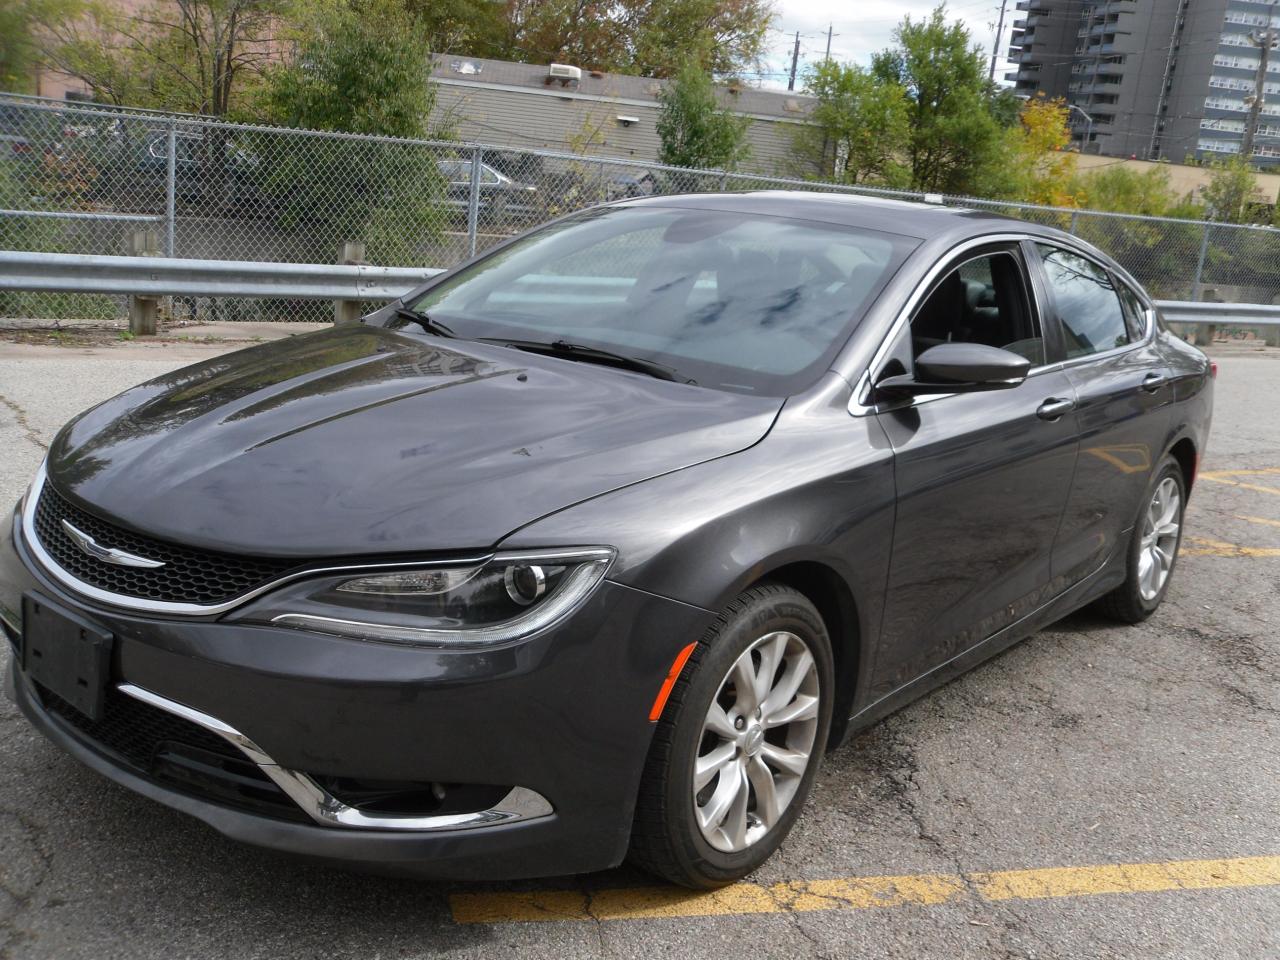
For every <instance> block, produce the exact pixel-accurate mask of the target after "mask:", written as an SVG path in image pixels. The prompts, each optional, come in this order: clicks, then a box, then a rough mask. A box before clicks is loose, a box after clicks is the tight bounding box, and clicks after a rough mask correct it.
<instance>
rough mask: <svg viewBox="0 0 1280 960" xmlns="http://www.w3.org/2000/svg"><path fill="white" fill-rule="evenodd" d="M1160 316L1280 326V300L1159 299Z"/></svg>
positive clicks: (1171, 320)
mask: <svg viewBox="0 0 1280 960" xmlns="http://www.w3.org/2000/svg"><path fill="white" fill-rule="evenodd" d="M1156 306H1157V307H1159V309H1160V313H1161V315H1162V316H1163V317H1164V318H1165V320H1167V321H1168V322H1169V323H1200V324H1204V323H1211V324H1215V325H1217V326H1234V327H1272V326H1280V303H1201V302H1200V301H1198V300H1161V301H1159V302H1157V304H1156Z"/></svg>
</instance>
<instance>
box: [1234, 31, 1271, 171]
mask: <svg viewBox="0 0 1280 960" xmlns="http://www.w3.org/2000/svg"><path fill="white" fill-rule="evenodd" d="M1249 39H1250V40H1252V41H1253V43H1254V45H1255V46H1257V47H1261V48H1262V56H1261V57H1260V58H1259V59H1258V76H1257V79H1255V80H1254V82H1253V103H1251V104H1249V119H1248V120H1246V121H1245V122H1244V139H1243V140H1242V141H1241V142H1240V156H1242V157H1243V158H1244V162H1245V163H1249V162H1251V161H1252V160H1253V139H1254V137H1256V136H1257V135H1258V120H1259V119H1261V117H1262V104H1263V101H1264V100H1265V99H1266V95H1265V91H1266V85H1267V61H1268V60H1270V59H1271V51H1272V50H1274V49H1275V48H1276V45H1277V43H1280V32H1277V31H1276V29H1275V28H1274V27H1268V28H1267V29H1266V30H1262V31H1258V30H1255V31H1254V32H1253V33H1251V34H1249Z"/></svg>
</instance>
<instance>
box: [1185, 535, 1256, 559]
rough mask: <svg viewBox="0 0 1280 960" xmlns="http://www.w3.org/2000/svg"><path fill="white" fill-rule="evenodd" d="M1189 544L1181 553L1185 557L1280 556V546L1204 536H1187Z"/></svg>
mask: <svg viewBox="0 0 1280 960" xmlns="http://www.w3.org/2000/svg"><path fill="white" fill-rule="evenodd" d="M1186 542H1187V543H1189V544H1195V546H1186V547H1183V548H1182V549H1181V550H1180V551H1179V553H1181V555H1182V556H1184V557H1280V547H1242V546H1240V545H1239V544H1235V543H1225V542H1223V541H1222V540H1208V539H1205V538H1204V537H1187V540H1186Z"/></svg>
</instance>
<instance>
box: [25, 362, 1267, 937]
mask: <svg viewBox="0 0 1280 960" xmlns="http://www.w3.org/2000/svg"><path fill="white" fill-rule="evenodd" d="M225 349H227V347H226V346H225V345H217V344H183V345H169V346H161V345H153V344H145V345H144V344H138V343H133V344H127V345H125V344H122V345H118V346H109V347H98V348H93V349H83V348H69V347H54V346H32V345H23V344H9V343H0V502H3V503H5V504H9V503H12V502H13V500H14V499H16V497H17V496H18V495H19V494H20V492H21V490H22V489H23V488H24V486H25V485H26V483H27V481H28V480H29V478H30V476H31V474H32V472H33V471H34V470H35V468H36V466H37V465H38V463H39V461H40V458H41V457H42V455H43V452H44V447H45V446H46V445H47V443H48V442H49V440H50V439H51V438H52V436H53V435H54V433H55V431H56V430H57V428H58V427H59V426H60V425H61V424H62V423H63V422H64V421H65V420H67V419H68V418H69V417H71V416H72V415H74V414H75V413H77V412H78V411H80V410H81V409H83V408H84V407H86V406H88V405H90V404H92V403H95V402H97V401H99V400H101V399H104V398H106V397H107V396H109V395H111V394H114V393H116V392H118V391H119V390H121V389H123V388H125V387H127V386H129V385H131V384H133V383H136V382H139V381H141V380H143V379H146V378H148V377H151V376H154V375H158V374H160V373H161V372H164V371H166V370H169V369H171V368H173V367H176V366H180V365H182V364H185V363H188V362H191V361H193V360H195V359H200V358H203V357H207V356H209V355H210V354H211V353H213V352H217V351H221V350H225ZM1219 363H1220V366H1221V372H1220V373H1219V377H1218V385H1217V408H1216V413H1215V419H1214V429H1213V437H1212V442H1211V447H1210V449H1209V451H1208V454H1207V456H1206V458H1205V460H1204V462H1203V464H1202V470H1203V471H1204V472H1203V473H1202V477H1201V480H1200V482H1199V483H1198V485H1197V487H1196V490H1195V492H1194V495H1193V496H1192V498H1191V502H1190V509H1189V512H1188V516H1187V527H1186V529H1187V536H1186V540H1185V541H1184V552H1183V556H1182V558H1181V560H1180V562H1179V566H1178V568H1177V570H1176V572H1175V576H1174V582H1173V585H1172V589H1171V592H1170V594H1169V598H1168V600H1167V602H1166V604H1165V606H1164V607H1163V608H1162V610H1161V611H1160V612H1159V613H1158V614H1157V615H1156V616H1155V618H1153V619H1152V620H1151V621H1149V622H1147V623H1146V624H1144V625H1142V626H1140V627H1118V626H1115V625H1112V624H1109V623H1107V622H1105V621H1102V620H1099V619H1097V618H1096V617H1093V616H1091V615H1089V614H1088V613H1082V614H1077V615H1075V616H1073V617H1071V618H1069V619H1067V620H1065V621H1063V622H1061V623H1059V624H1057V625H1055V626H1054V627H1053V628H1052V629H1050V630H1047V631H1044V632H1043V633H1040V634H1038V635H1036V636H1035V637H1033V638H1031V639H1030V640H1028V641H1026V642H1024V643H1022V644H1019V645H1018V646H1017V647H1015V648H1014V649H1012V650H1010V651H1009V652H1007V653H1005V654H1004V655H1002V656H1001V657H999V658H997V659H996V660H994V661H992V662H989V663H988V664H986V665H984V666H983V667H980V668H979V669H978V670H976V671H974V672H972V673H970V674H968V675H967V676H965V677H963V678H961V679H960V680H958V681H956V682H954V683H952V684H951V685H949V686H948V687H946V688H945V689H943V690H941V691H938V692H936V693H934V694H933V695H932V696H930V697H928V698H926V699H925V700H923V701H920V702H918V703H916V704H914V705H912V706H910V707H908V708H906V709H905V710H903V711H901V712H899V713H898V714H896V715H895V716H893V717H891V718H889V719H888V720H886V721H884V722H882V723H880V724H879V725H877V726H875V727H874V728H872V729H870V730H869V731H867V732H865V733H863V734H861V735H860V736H858V737H856V738H855V739H853V740H851V741H850V742H849V743H847V744H845V745H844V746H843V747H842V748H841V749H839V750H838V751H836V752H835V753H834V754H832V755H830V756H828V758H827V761H826V765H825V767H824V769H823V771H822V774H821V776H820V778H819V781H818V783H817V787H816V790H815V795H814V797H813V798H812V800H811V802H810V805H809V809H808V811H807V813H806V814H805V816H804V817H803V819H802V820H801V821H800V823H799V825H798V826H797V828H796V830H795V832H794V833H793V834H792V836H791V838H790V840H789V841H788V842H787V844H786V845H785V846H784V848H783V849H782V851H781V852H780V854H779V855H778V856H776V857H775V858H774V859H773V860H772V861H771V862H770V863H769V864H768V865H767V866H766V868H765V869H764V870H762V871H761V872H760V874H758V875H757V876H755V877H753V878H751V881H750V882H747V883H743V884H740V885H737V886H735V887H731V888H729V889H728V890H726V891H723V892H721V893H719V894H716V895H700V896H699V895H692V894H689V893H687V892H683V891H675V890H672V889H666V888H656V887H655V885H654V882H653V881H652V880H650V879H648V878H647V877H645V876H644V875H641V874H639V873H636V872H634V871H631V870H629V869H625V868H624V869H620V870H617V871H612V872H608V873H603V874H596V875H592V876H588V877H576V878H556V879H549V880H545V881H532V882H521V883H514V884H491V885H464V884H441V883H423V882H410V881H396V880H387V879H381V878H370V877H363V876H356V875H352V874H348V873H344V872H340V871H337V870H334V869H329V868H326V867H321V866H316V865H312V864H306V863H299V862H295V861H290V860H286V859H283V858H280V857H277V856H274V855H271V854H267V853H263V852H259V851H257V850H254V849H250V848H247V847H242V846H239V845H236V844H234V843H232V842H231V841H228V840H224V839H222V838H221V837H220V836H218V835H217V834H215V833H213V832H212V831H211V830H210V829H209V828H207V827H205V826H204V825H203V824H201V823H199V822H197V821H195V820H191V819H188V818H185V817H183V816H181V815H180V814H178V813H175V812H172V811H170V810H168V809H167V808H164V807H161V806H159V805H156V804H154V803H151V802H150V801H147V800H144V799H141V798H139V797H135V796H134V795H132V794H130V793H127V792H126V791H125V790H123V789H121V788H119V787H116V786H115V785H113V784H111V783H108V782H107V781H105V780H102V779H101V778H99V777H97V776H96V775H94V774H93V773H90V772H89V771H88V770H86V769H84V768H82V767H80V766H79V765H77V764H76V763H75V762H74V761H72V760H71V759H69V758H68V757H66V756H64V755H63V754H62V753H60V752H59V751H58V750H56V749H55V748H54V747H53V746H51V745H50V744H48V743H47V742H46V741H45V740H44V739H43V738H42V737H40V736H39V735H38V734H36V733H35V732H34V731H33V730H32V729H31V728H30V727H29V726H28V725H27V723H26V721H25V720H24V719H23V718H22V717H21V716H20V715H19V714H18V711H17V709H16V708H15V707H14V706H13V705H12V704H11V703H9V702H8V701H3V703H0V958H18V957H66V958H80V957H85V958H108V957H157V958H159V957H163V958H176V957H228V958H237V960H239V958H253V957H270V958H295V957H298V958H301V957H319V956H325V957H353V958H354V957H359V958H374V957H380V958H391V957H395V958H404V957H437V956H447V957H450V958H463V957H494V956H497V955H500V954H501V955H503V956H507V957H511V958H526V957H529V958H532V957H555V958H570V957H588V956H592V957H594V956H602V955H604V956H617V957H644V958H652V957H657V956H679V957H704V956H705V957H715V958H717V960H719V958H722V957H724V956H726V955H728V956H743V955H746V956H752V957H910V958H940V960H941V958H947V960H952V958H959V957H974V958H996V957H998V958H1004V957H1009V958H1013V957H1021V958H1032V957H1034V958H1040V960H1045V958H1054V957H1059V958H1072V960H1080V958H1092V957H1097V958H1108V960H1110V958H1115V957H1141V958H1154V957H1168V958H1189V957H1208V956H1212V957H1214V958H1215V960H1222V958H1236V957H1239V958H1251V960H1252V958H1276V957H1280V933H1277V931H1278V930H1280V692H1278V691H1280V641H1278V640H1277V638H1276V630H1275V626H1276V624H1277V623H1280V351H1270V352H1269V353H1265V354H1262V353H1256V354H1255V353H1251V354H1245V353H1237V352H1230V353H1224V354H1223V355H1221V356H1220V357H1219ZM6 509H7V507H6ZM7 656H8V648H7V645H4V644H0V666H3V664H4V662H5V658H7Z"/></svg>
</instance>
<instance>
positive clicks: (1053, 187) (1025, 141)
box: [1002, 97, 1083, 207]
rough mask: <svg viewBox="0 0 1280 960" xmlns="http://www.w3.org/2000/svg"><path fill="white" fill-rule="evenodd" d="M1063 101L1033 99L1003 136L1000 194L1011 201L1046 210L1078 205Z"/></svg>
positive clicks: (1069, 134)
mask: <svg viewBox="0 0 1280 960" xmlns="http://www.w3.org/2000/svg"><path fill="white" fill-rule="evenodd" d="M1067 113H1068V107H1067V105H1066V103H1065V102H1064V101H1062V100H1048V99H1046V98H1044V97H1035V98H1033V99H1031V100H1028V101H1027V102H1026V103H1025V104H1024V105H1023V107H1022V111H1021V112H1020V114H1019V116H1018V122H1017V123H1016V124H1015V125H1014V126H1012V127H1010V128H1009V129H1008V131H1007V132H1006V133H1005V143H1004V151H1003V154H1004V163H1003V164H1002V169H1003V176H1004V178H1005V181H1006V182H1005V185H1004V190H1003V191H1002V192H1003V193H1004V194H1005V195H1006V196H1008V197H1010V198H1011V199H1015V200H1021V201H1025V202H1027V203H1038V204H1043V205H1045V206H1049V207H1075V206H1079V205H1080V200H1081V196H1082V193H1083V191H1082V190H1081V188H1080V187H1079V185H1078V184H1077V183H1076V155H1075V154H1074V153H1071V152H1068V151H1067V150H1066V147H1067V146H1068V145H1069V144H1070V143H1071V127H1070V124H1069V123H1068V120H1067Z"/></svg>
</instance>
